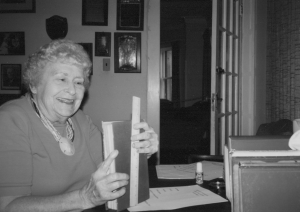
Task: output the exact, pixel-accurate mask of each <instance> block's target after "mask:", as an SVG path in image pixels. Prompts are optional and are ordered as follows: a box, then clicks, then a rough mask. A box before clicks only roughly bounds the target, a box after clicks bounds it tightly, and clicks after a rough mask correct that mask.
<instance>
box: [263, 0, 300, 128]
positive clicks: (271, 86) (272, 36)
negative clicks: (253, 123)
mask: <svg viewBox="0 0 300 212" xmlns="http://www.w3.org/2000/svg"><path fill="white" fill-rule="evenodd" d="M267 31H268V43H267V82H266V83H267V111H266V112H267V120H268V122H271V121H272V122H273V121H277V120H279V119H290V120H293V119H295V118H300V1H298V0H268V29H267Z"/></svg>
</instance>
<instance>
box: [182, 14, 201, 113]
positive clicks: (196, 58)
mask: <svg viewBox="0 0 300 212" xmlns="http://www.w3.org/2000/svg"><path fill="white" fill-rule="evenodd" d="M206 28H207V25H206V20H205V19H204V18H199V17H185V31H186V49H185V52H186V56H185V77H184V80H185V99H184V100H189V101H187V102H185V107H188V106H191V105H193V104H194V103H196V102H198V101H199V100H200V99H202V86H203V83H202V81H203V32H204V31H205V29H206Z"/></svg>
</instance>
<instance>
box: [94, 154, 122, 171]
mask: <svg viewBox="0 0 300 212" xmlns="http://www.w3.org/2000/svg"><path fill="white" fill-rule="evenodd" d="M118 154H119V151H118V150H114V151H112V152H111V153H110V154H109V155H108V157H107V158H106V159H105V160H104V161H103V162H102V163H101V164H100V165H99V166H98V169H99V168H102V169H103V170H104V171H108V169H109V166H110V165H111V163H112V162H113V160H114V159H115V158H116V157H117V156H118Z"/></svg>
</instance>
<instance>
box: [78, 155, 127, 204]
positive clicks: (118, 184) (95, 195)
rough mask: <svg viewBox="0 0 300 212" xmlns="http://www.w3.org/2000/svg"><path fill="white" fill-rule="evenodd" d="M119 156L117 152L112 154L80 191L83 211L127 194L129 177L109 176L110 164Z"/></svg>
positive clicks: (121, 174)
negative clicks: (126, 186) (126, 188)
mask: <svg viewBox="0 0 300 212" xmlns="http://www.w3.org/2000/svg"><path fill="white" fill-rule="evenodd" d="M117 156H118V151H117V150H114V151H113V152H111V153H110V154H109V156H108V157H107V158H106V159H105V161H103V162H102V163H101V164H100V166H98V169H97V171H96V172H95V173H93V174H92V177H91V179H90V181H89V183H88V184H87V185H85V186H84V187H83V188H82V189H81V190H80V196H81V198H82V200H83V209H88V208H92V207H95V206H98V205H102V204H104V203H106V202H107V201H108V200H113V199H117V198H119V197H120V196H122V195H124V194H125V192H126V191H125V187H124V186H125V185H127V184H128V180H129V176H128V175H127V174H124V173H112V174H107V173H108V170H109V166H110V164H111V163H112V161H113V160H114V159H115V158H116V157H117Z"/></svg>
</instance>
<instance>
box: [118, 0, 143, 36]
mask: <svg viewBox="0 0 300 212" xmlns="http://www.w3.org/2000/svg"><path fill="white" fill-rule="evenodd" d="M117 30H135V31H143V30H144V0H118V2H117Z"/></svg>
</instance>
